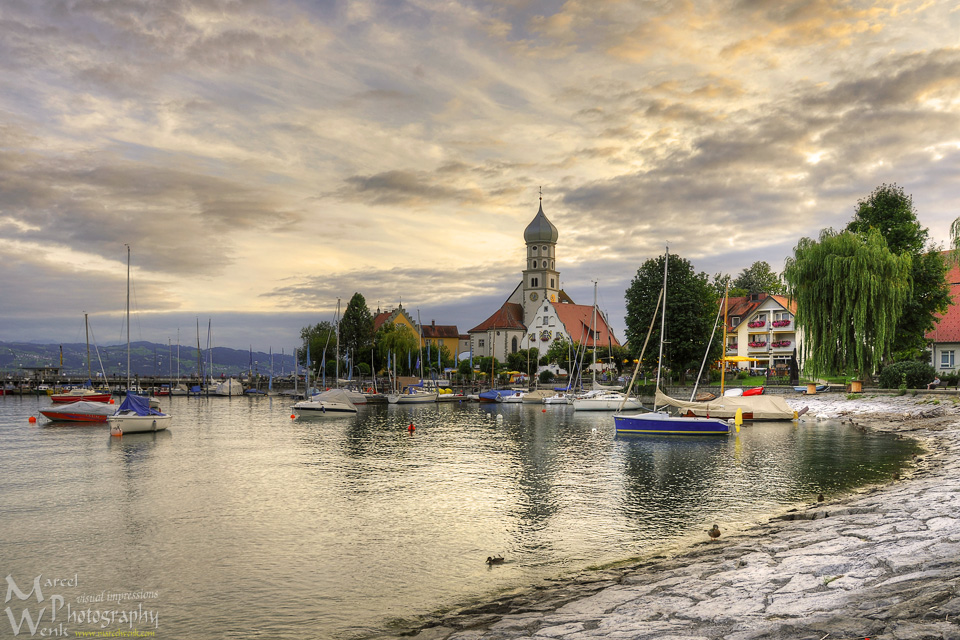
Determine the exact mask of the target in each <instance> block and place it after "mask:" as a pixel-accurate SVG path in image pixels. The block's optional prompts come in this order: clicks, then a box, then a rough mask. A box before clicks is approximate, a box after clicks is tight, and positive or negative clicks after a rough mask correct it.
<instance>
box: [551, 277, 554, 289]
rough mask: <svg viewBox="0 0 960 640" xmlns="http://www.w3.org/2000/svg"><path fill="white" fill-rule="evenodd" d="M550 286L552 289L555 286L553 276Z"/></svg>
mask: <svg viewBox="0 0 960 640" xmlns="http://www.w3.org/2000/svg"><path fill="white" fill-rule="evenodd" d="M550 288H551V289H553V288H554V284H553V278H550Z"/></svg>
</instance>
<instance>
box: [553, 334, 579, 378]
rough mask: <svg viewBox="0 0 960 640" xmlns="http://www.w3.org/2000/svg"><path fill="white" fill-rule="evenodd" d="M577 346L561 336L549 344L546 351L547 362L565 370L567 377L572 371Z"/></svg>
mask: <svg viewBox="0 0 960 640" xmlns="http://www.w3.org/2000/svg"><path fill="white" fill-rule="evenodd" d="M579 346H580V345H579V344H577V343H575V342H574V343H571V342H570V341H569V340H567V339H566V338H564V337H563V336H561V337H559V338H557V339H556V340H554V341H553V342H551V343H550V348H548V349H547V360H548V361H549V362H550V363H553V364H556V365H559V366H560V368H561V369H564V370H566V372H567V375H570V374H571V373H572V371H573V359H574V358H575V357H576V353H577V348H578V347H579Z"/></svg>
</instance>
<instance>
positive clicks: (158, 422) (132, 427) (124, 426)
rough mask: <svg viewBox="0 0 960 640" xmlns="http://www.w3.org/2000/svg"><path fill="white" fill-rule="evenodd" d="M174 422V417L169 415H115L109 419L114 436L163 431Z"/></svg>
mask: <svg viewBox="0 0 960 640" xmlns="http://www.w3.org/2000/svg"><path fill="white" fill-rule="evenodd" d="M172 420H173V419H172V417H171V416H168V415H160V416H154V415H149V416H139V415H135V414H134V415H114V416H109V417H108V418H107V422H109V423H110V433H111V434H113V435H124V434H128V433H152V432H154V431H163V430H164V429H166V428H167V427H168V426H170V422H171V421H172Z"/></svg>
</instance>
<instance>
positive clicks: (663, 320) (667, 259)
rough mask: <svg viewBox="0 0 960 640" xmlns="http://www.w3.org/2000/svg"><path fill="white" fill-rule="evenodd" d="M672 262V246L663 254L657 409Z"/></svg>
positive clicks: (654, 399)
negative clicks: (669, 271) (668, 275)
mask: <svg viewBox="0 0 960 640" xmlns="http://www.w3.org/2000/svg"><path fill="white" fill-rule="evenodd" d="M669 264H670V247H667V251H666V253H664V254H663V307H662V315H661V316H660V318H661V319H660V355H659V356H657V387H656V391H654V393H653V410H654V411H656V410H657V391H660V368H661V367H662V366H663V335H664V333H665V332H666V328H667V265H669Z"/></svg>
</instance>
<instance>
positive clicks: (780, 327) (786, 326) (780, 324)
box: [770, 319, 793, 331]
mask: <svg viewBox="0 0 960 640" xmlns="http://www.w3.org/2000/svg"><path fill="white" fill-rule="evenodd" d="M770 324H771V326H773V330H774V331H793V320H792V319H791V320H774V321H773V322H771V323H770Z"/></svg>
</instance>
